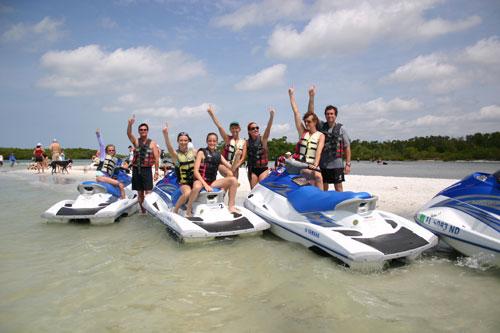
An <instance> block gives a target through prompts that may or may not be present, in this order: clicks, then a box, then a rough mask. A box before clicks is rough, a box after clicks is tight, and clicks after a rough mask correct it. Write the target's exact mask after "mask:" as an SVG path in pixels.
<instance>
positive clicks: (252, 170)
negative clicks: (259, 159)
mask: <svg viewBox="0 0 500 333" xmlns="http://www.w3.org/2000/svg"><path fill="white" fill-rule="evenodd" d="M268 169H269V168H268V167H262V168H256V167H249V168H248V178H250V176H251V175H252V173H253V174H254V175H256V176H257V177H260V175H261V174H262V173H264V172H265V171H266V170H268Z"/></svg>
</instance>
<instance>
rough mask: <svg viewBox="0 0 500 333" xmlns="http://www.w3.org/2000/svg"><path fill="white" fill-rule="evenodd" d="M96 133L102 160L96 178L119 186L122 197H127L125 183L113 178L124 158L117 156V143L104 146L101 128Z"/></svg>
mask: <svg viewBox="0 0 500 333" xmlns="http://www.w3.org/2000/svg"><path fill="white" fill-rule="evenodd" d="M95 135H96V136H97V142H98V143H99V156H100V161H99V165H98V166H97V171H96V177H95V180H96V181H97V182H103V183H108V184H111V185H113V186H118V188H119V189H120V194H121V198H122V199H125V189H124V187H123V184H122V183H120V182H119V181H118V180H116V179H114V178H113V175H114V174H115V169H116V168H118V167H121V165H122V160H121V159H119V158H117V157H115V154H116V148H115V145H111V144H110V145H107V146H106V147H104V144H103V143H102V140H101V139H102V138H101V132H100V131H99V129H97V130H96V131H95Z"/></svg>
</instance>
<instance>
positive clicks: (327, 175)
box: [321, 168, 345, 184]
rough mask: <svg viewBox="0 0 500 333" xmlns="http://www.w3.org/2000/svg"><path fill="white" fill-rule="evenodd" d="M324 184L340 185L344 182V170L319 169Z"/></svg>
mask: <svg viewBox="0 0 500 333" xmlns="http://www.w3.org/2000/svg"><path fill="white" fill-rule="evenodd" d="M321 176H323V183H324V184H340V183H342V182H345V176H344V168H334V169H323V168H321Z"/></svg>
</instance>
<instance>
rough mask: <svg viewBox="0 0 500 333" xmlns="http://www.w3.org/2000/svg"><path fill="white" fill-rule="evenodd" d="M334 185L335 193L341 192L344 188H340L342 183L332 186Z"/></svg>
mask: <svg viewBox="0 0 500 333" xmlns="http://www.w3.org/2000/svg"><path fill="white" fill-rule="evenodd" d="M334 185H335V191H337V192H343V191H344V187H343V186H342V183H338V184H334Z"/></svg>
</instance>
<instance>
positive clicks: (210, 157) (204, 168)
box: [186, 133, 239, 217]
mask: <svg viewBox="0 0 500 333" xmlns="http://www.w3.org/2000/svg"><path fill="white" fill-rule="evenodd" d="M218 140H219V137H218V136H217V134H215V133H208V135H207V140H206V141H207V147H206V148H200V149H198V152H197V153H196V159H195V162H194V179H195V180H194V183H193V189H192V190H191V194H190V195H189V200H188V203H187V208H186V216H187V217H190V216H192V215H193V202H194V201H195V200H196V198H197V197H198V195H199V193H200V191H201V189H202V188H204V189H205V191H207V192H213V188H214V187H218V188H223V189H224V190H226V191H228V192H229V203H228V206H229V207H228V209H229V211H230V212H231V213H239V211H238V209H236V207H235V202H236V190H237V189H238V180H237V179H236V177H234V176H226V177H224V178H221V179H216V178H217V171H218V170H219V167H220V166H221V165H223V166H225V167H226V168H228V169H231V164H229V162H228V161H227V160H226V159H225V158H224V156H222V155H221V153H219V152H218V151H217V142H218Z"/></svg>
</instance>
